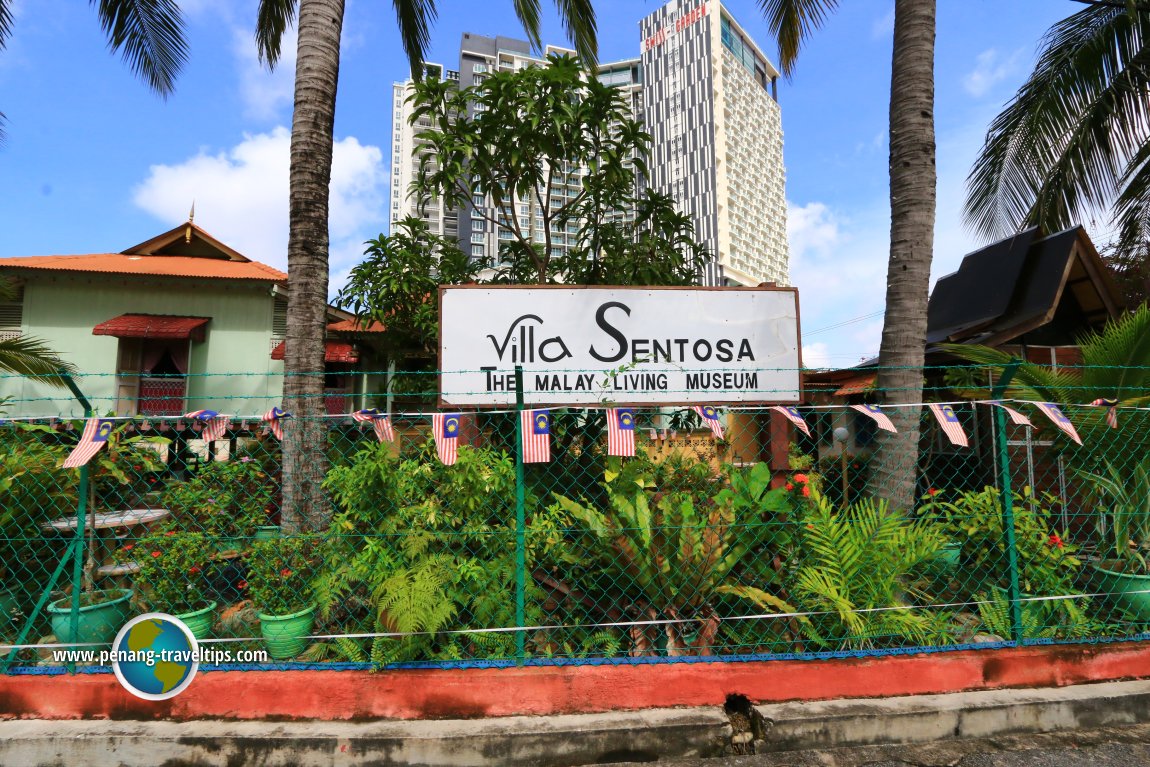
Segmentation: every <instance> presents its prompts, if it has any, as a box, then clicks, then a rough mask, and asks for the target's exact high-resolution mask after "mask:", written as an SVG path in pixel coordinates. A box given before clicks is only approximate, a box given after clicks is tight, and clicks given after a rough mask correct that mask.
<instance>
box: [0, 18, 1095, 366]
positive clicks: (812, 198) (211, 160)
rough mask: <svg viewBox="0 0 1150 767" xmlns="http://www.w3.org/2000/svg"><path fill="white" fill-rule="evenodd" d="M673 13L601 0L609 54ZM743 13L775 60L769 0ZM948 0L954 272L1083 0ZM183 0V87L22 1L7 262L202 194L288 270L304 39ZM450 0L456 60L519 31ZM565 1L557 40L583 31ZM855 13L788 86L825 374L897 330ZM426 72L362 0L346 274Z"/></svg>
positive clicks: (376, 228)
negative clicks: (649, 18) (258, 51)
mask: <svg viewBox="0 0 1150 767" xmlns="http://www.w3.org/2000/svg"><path fill="white" fill-rule="evenodd" d="M661 4H662V3H661V2H655V0H651V2H638V1H633V0H616V1H615V2H610V3H605V2H597V3H596V4H595V5H596V8H597V12H598V14H599V28H600V34H601V37H600V40H601V42H600V49H601V57H602V58H603V59H604V60H610V59H617V58H625V57H630V56H636V55H638V49H639V32H638V21H639V19H640V18H641V17H642V16H645V15H646V14H648V13H650V12H651V11H653V10H655V9H656V8H658V7H659V6H660V5H661ZM724 4H725V5H726V7H727V8H728V9H729V10H730V11H731V12H732V13H733V14H734V15H735V17H736V18H738V19H739V21H740V23H741V24H742V25H743V26H744V28H746V29H747V31H748V32H749V33H750V34H751V35H752V36H753V37H755V39H756V40H757V41H758V42H759V43H760V45H761V46H762V47H763V48H764V50H766V51H767V53H768V55H770V54H772V53H773V50H774V49H773V46H772V45H771V44H770V43H769V37H768V34H767V31H766V26H765V24H764V23H763V22H762V20H761V15H760V12H759V10H758V7H757V4H756V3H755V2H752V1H751V0H729V1H728V2H725V3H724ZM938 4H939V20H938V40H937V72H936V79H937V86H936V99H937V105H936V123H937V132H938V166H939V209H938V223H937V228H936V243H935V265H934V270H933V276H934V277H935V278H937V277H939V276H941V275H944V274H946V273H948V272H950V271H953V270H954V269H955V267H956V266H957V264H958V261H959V259H960V258H961V256H962V254H963V253H965V252H967V251H969V250H971V249H972V248H973V247H975V246H976V245H977V244H978V243H977V241H976V240H975V238H973V237H972V236H971V235H970V234H969V233H968V232H967V231H966V230H965V229H964V228H963V226H962V222H961V218H960V211H961V204H962V196H963V182H964V179H965V177H966V174H967V172H968V170H969V167H970V163H971V161H972V159H973V157H974V155H975V153H976V151H977V149H978V147H979V146H980V144H981V142H982V139H983V136H984V134H985V130H986V126H987V124H988V123H989V121H990V120H991V118H993V116H994V115H995V114H996V113H997V111H998V109H999V108H1000V107H1001V106H1002V104H1003V103H1004V102H1005V101H1006V100H1008V99H1009V98H1010V97H1011V96H1012V95H1013V93H1014V91H1015V90H1016V88H1017V87H1018V85H1019V84H1020V83H1021V82H1022V80H1023V79H1024V78H1025V76H1026V74H1027V73H1028V72H1029V70H1030V67H1031V66H1032V64H1033V62H1034V58H1035V53H1036V49H1037V44H1038V41H1039V38H1040V37H1041V35H1042V33H1043V32H1044V31H1045V30H1046V28H1047V27H1049V25H1050V24H1051V23H1053V22H1055V21H1057V20H1058V19H1060V18H1062V17H1064V16H1066V15H1069V14H1071V13H1073V12H1074V11H1076V10H1078V9H1079V8H1080V7H1081V6H1080V5H1079V4H1077V3H1074V2H1071V1H1070V0H961V1H960V0H938ZM181 5H182V6H183V7H184V8H185V11H186V13H187V17H188V26H189V29H188V32H189V37H190V48H191V60H190V62H189V64H188V66H187V67H186V69H185V70H184V72H183V74H182V76H181V78H180V80H179V83H178V85H177V90H176V92H175V94H174V95H172V96H171V97H170V98H168V99H167V100H164V99H161V98H159V97H157V96H155V95H153V94H152V93H151V92H150V91H149V90H148V89H147V88H146V87H145V86H144V85H143V84H142V83H141V82H140V81H139V80H138V79H136V78H135V77H134V76H133V74H132V73H131V72H130V70H129V69H128V67H127V66H125V65H124V64H123V63H122V62H121V61H120V59H119V57H118V56H112V55H110V54H109V53H108V50H107V46H106V44H105V41H104V37H103V34H102V32H101V31H100V28H99V23H98V21H97V19H96V16H95V13H94V11H93V10H92V9H91V7H90V6H89V5H88V4H87V3H81V2H76V0H22V1H20V2H17V3H16V24H15V32H14V35H13V38H12V40H11V41H10V43H9V46H8V49H7V50H5V51H3V52H0V111H3V112H5V113H6V114H7V118H8V125H7V132H8V139H7V142H6V143H5V145H3V146H2V147H0V178H3V180H4V189H5V194H4V197H3V204H0V256H26V255H48V254H66V253H90V252H115V251H119V250H123V249H124V248H127V247H129V246H131V245H134V244H136V243H138V242H141V241H144V240H146V239H148V238H150V237H152V236H153V235H155V234H157V233H159V232H161V231H164V230H165V229H167V228H169V227H171V226H174V225H175V224H177V223H179V222H180V221H183V220H185V219H186V218H187V213H188V208H189V206H190V205H191V203H192V200H193V199H194V200H195V204H196V222H197V223H198V224H200V225H201V226H203V227H204V228H205V229H207V230H208V231H209V232H211V233H212V234H214V235H216V236H217V237H219V238H220V239H222V240H223V241H225V242H227V243H228V244H230V245H232V246H233V247H235V248H237V249H238V250H240V251H241V252H243V253H245V254H246V255H248V256H250V257H252V258H255V259H258V260H261V261H265V262H267V263H270V264H273V265H276V266H279V267H281V268H282V267H283V266H284V264H285V251H286V242H287V173H288V127H289V126H290V123H291V91H292V70H293V67H294V51H293V52H292V58H289V59H287V60H286V61H285V62H284V64H283V65H282V67H281V69H280V70H279V71H277V72H276V73H272V74H269V73H267V72H266V71H264V70H262V69H261V68H260V66H259V64H258V62H257V60H256V57H255V46H254V43H253V40H252V29H253V25H254V19H255V3H254V2H250V1H249V0H185V1H184V2H182V3H181ZM439 5H440V9H439V10H440V18H439V20H438V22H437V24H436V26H435V29H434V32H433V36H432V50H431V55H430V56H429V58H430V59H431V60H434V61H438V62H441V63H444V64H446V65H448V66H453V65H454V64H455V63H456V62H457V55H456V51H457V50H458V45H459V39H460V35H461V34H462V33H463V32H464V31H470V32H475V33H479V34H489V35H495V34H502V35H507V36H516V35H518V34H519V26H518V23H517V21H516V20H515V17H514V14H513V12H512V3H511V2H510V1H509V0H486V1H485V2H466V3H465V2H458V1H457V0H440V3H439ZM544 5H545V6H548V7H547V11H548V14H549V15H548V16H547V19H546V24H545V29H544V35H543V39H544V41H545V42H554V43H557V44H563V43H564V42H565V38H564V35H563V32H562V28H561V27H560V25H559V24H558V22H557V20H556V19H555V18H554V16H553V14H551V13H550V7H549V6H550V4H548V3H544ZM843 6H844V7H843V8H842V9H841V11H840V12H839V13H838V14H837V15H836V16H834V17H833V18H832V19H831V20H830V21H829V23H828V24H827V26H826V27H825V28H824V29H823V30H822V31H821V32H819V33H818V34H817V35H816V37H815V38H814V39H812V40H811V42H810V44H809V45H808V47H807V48H806V49H805V51H804V53H803V55H802V57H801V58H800V61H799V65H798V70H797V72H796V74H795V76H794V77H793V79H791V80H790V81H789V82H784V83H782V85H781V87H780V90H779V101H780V103H781V105H782V110H783V127H784V131H785V158H786V164H787V199H788V201H789V204H790V213H789V221H788V229H789V232H790V241H791V270H792V282H793V283H794V284H795V285H797V286H798V287H799V289H800V295H801V302H802V313H803V316H802V325H803V328H804V356H805V361H806V362H807V363H808V364H814V365H835V366H839V365H849V364H853V363H854V362H857V361H858V360H859V359H861V358H864V357H867V356H870V355H872V354H873V353H874V352H875V351H876V350H877V347H878V338H879V334H880V332H881V327H882V317H881V311H882V307H883V294H884V289H885V288H884V284H885V271H886V260H887V241H888V232H889V212H888V207H887V148H886V134H887V110H888V104H889V91H890V52H891V27H892V23H893V6H894V3H893V0H852V1H851V2H845V3H843ZM291 43H292V45H294V39H293V40H292V41H291ZM406 71H407V64H406V58H405V56H404V55H403V53H402V49H401V47H400V43H399V39H398V36H397V34H396V31H395V25H394V15H393V12H392V10H391V4H390V3H385V2H377V1H375V0H372V1H371V2H369V1H368V0H349V2H348V11H347V18H346V22H345V32H344V43H343V58H342V69H341V74H340V88H339V101H338V107H337V117H336V141H337V147H336V159H335V169H334V172H333V184H332V193H333V194H332V220H331V234H332V275H333V280H335V281H336V282H338V281H339V280H340V279H341V278H342V276H343V275H345V274H346V272H347V270H348V269H349V268H350V267H351V266H353V265H354V264H355V263H356V262H357V260H358V259H359V256H360V255H361V253H362V243H363V241H364V240H366V239H369V238H372V237H375V236H377V235H378V234H379V233H381V232H384V231H386V229H387V211H388V210H389V207H388V195H389V188H388V170H389V163H390V160H391V158H390V157H389V150H388V147H389V146H390V132H389V131H390V109H391V83H392V82H393V81H395V80H399V79H402V78H403V77H404V76H405V75H406ZM1086 223H1087V225H1088V228H1092V227H1090V223H1091V222H1086ZM858 318H863V319H861V320H858ZM849 320H857V321H853V322H847V321H849ZM844 322H846V323H847V324H841V325H840V323H844ZM835 325H840V326H839V327H830V326H835ZM827 328H829V329H827Z"/></svg>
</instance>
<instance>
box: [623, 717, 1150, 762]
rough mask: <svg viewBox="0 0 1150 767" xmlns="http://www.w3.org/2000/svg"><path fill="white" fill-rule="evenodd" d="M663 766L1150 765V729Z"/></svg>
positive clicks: (836, 750)
mask: <svg viewBox="0 0 1150 767" xmlns="http://www.w3.org/2000/svg"><path fill="white" fill-rule="evenodd" d="M659 764H660V765H665V767H1082V766H1089V767H1139V766H1140V765H1147V766H1148V767H1150V725H1132V726H1129V727H1106V728H1100V729H1097V730H1074V731H1071V732H1065V733H1045V734H1041V735H1019V736H1000V737H996V738H989V739H985V740H951V741H939V742H936V743H930V744H925V745H917V746H868V747H864V748H832V749H825V750H818V751H792V752H787V753H775V754H758V755H754V756H730V757H723V758H718V759H686V760H679V761H671V762H659ZM619 767H622V766H619ZM628 767H639V765H637V764H629V765H628Z"/></svg>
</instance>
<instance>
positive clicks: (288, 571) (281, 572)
mask: <svg viewBox="0 0 1150 767" xmlns="http://www.w3.org/2000/svg"><path fill="white" fill-rule="evenodd" d="M280 575H282V576H283V577H284V578H287V577H288V576H290V575H291V570H289V569H287V568H286V567H285V568H284V569H282V570H280Z"/></svg>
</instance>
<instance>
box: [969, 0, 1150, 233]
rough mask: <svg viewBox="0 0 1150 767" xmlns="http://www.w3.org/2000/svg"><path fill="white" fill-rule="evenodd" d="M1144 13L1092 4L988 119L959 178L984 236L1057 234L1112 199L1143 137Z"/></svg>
mask: <svg viewBox="0 0 1150 767" xmlns="http://www.w3.org/2000/svg"><path fill="white" fill-rule="evenodd" d="M1148 37H1150V12H1146V11H1139V12H1138V13H1136V14H1131V13H1129V12H1127V10H1126V9H1124V8H1115V7H1105V6H1091V7H1089V8H1085V9H1083V10H1082V11H1079V12H1078V13H1075V14H1074V15H1072V16H1070V17H1069V18H1067V19H1065V20H1063V21H1061V22H1059V23H1058V24H1056V25H1055V26H1054V27H1052V28H1051V29H1050V31H1049V32H1048V33H1047V35H1046V37H1045V38H1044V40H1043V48H1042V51H1041V53H1040V55H1039V60H1038V63H1037V64H1036V65H1035V68H1034V71H1033V72H1032V73H1031V75H1030V78H1029V79H1028V80H1027V81H1026V83H1024V84H1023V86H1022V87H1021V88H1020V89H1019V91H1018V93H1017V94H1016V95H1015V97H1014V100H1013V101H1012V102H1011V103H1010V104H1009V105H1008V106H1007V107H1006V109H1005V110H1003V112H1002V113H1001V114H999V115H998V117H996V118H995V120H994V122H993V123H992V124H991V126H990V129H989V131H988V132H987V137H986V143H985V144H984V146H983V148H982V151H981V152H980V154H979V156H978V158H977V159H976V160H975V164H974V167H973V169H972V170H971V172H970V175H969V176H968V178H967V199H966V208H965V214H966V220H967V223H968V225H970V226H971V227H972V228H973V229H975V230H976V231H978V232H980V233H981V234H984V235H986V236H988V237H992V236H1006V235H1008V234H1010V233H1012V232H1015V231H1017V230H1018V229H1020V228H1022V227H1023V226H1025V225H1027V224H1039V225H1041V226H1043V227H1044V228H1046V229H1047V230H1059V229H1063V228H1065V227H1067V226H1069V225H1071V224H1072V223H1074V222H1075V221H1076V220H1077V219H1079V218H1080V217H1081V216H1082V215H1083V214H1084V213H1086V212H1088V211H1089V210H1090V209H1092V208H1095V207H1102V206H1105V205H1106V204H1108V203H1109V202H1110V201H1111V200H1113V198H1114V196H1115V195H1116V194H1117V191H1118V188H1119V184H1120V176H1121V175H1122V173H1123V170H1124V169H1125V167H1126V164H1127V162H1128V160H1129V158H1130V157H1132V156H1133V155H1134V154H1135V153H1136V152H1137V151H1138V149H1139V148H1140V147H1141V145H1142V144H1143V143H1145V141H1146V139H1147V125H1148V117H1150V102H1148V100H1147V98H1146V95H1145V94H1146V87H1147V84H1148V78H1147V71H1148V70H1147V66H1150V48H1147V47H1146V45H1145V41H1146V40H1147V39H1148Z"/></svg>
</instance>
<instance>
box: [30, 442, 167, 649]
mask: <svg viewBox="0 0 1150 767" xmlns="http://www.w3.org/2000/svg"><path fill="white" fill-rule="evenodd" d="M41 428H46V427H41ZM167 442H168V440H166V439H162V438H158V437H143V436H140V435H135V436H131V437H129V436H127V424H125V425H121V426H119V427H117V428H115V429H113V430H112V431H111V433H110V434H109V435H108V440H107V444H106V445H105V447H104V448H103V449H102V450H100V451H99V452H98V453H96V454H95V455H94V456H93V457H92V459H91V460H90V461H89V462H88V470H89V476H90V478H91V482H90V483H89V485H88V515H89V519H88V521H89V522H90V521H91V519H92V515H94V514H95V513H96V512H97V511H98V510H99V509H100V505H99V504H98V503H97V501H100V500H102V501H105V502H107V503H111V504H116V503H119V502H121V501H122V500H123V499H122V494H121V493H118V492H112V491H111V490H110V489H109V488H113V487H116V486H120V487H126V486H130V485H132V484H133V483H134V482H135V481H136V479H137V478H138V477H139V476H140V475H141V474H142V473H154V472H156V471H159V470H160V469H162V468H163V462H162V461H161V460H160V458H159V455H158V453H157V451H156V450H155V449H154V447H155V446H157V445H164V444H167ZM71 500H72V501H73V502H75V501H76V500H77V499H75V497H74V496H73V497H72V499H71ZM76 505H78V504H76ZM108 510H110V511H115V510H116V509H114V508H113V509H108ZM73 529H74V528H73ZM87 534H88V536H89V538H88V544H87V547H86V549H87V558H86V561H85V563H84V568H83V581H82V582H81V583H80V584H73V588H76V587H80V588H82V590H83V593H82V594H81V595H80V599H79V604H80V609H79V616H78V621H77V624H76V632H75V634H73V631H72V607H73V598H72V597H71V596H66V597H64V598H63V599H59V600H56V601H55V602H52V603H50V604H49V605H48V608H47V611H48V616H49V619H50V621H51V625H52V633H53V634H54V635H55V636H56V639H57V640H59V641H60V642H64V643H68V642H78V643H85V644H106V643H110V642H111V641H112V640H113V639H114V638H115V636H116V632H117V631H119V630H120V627H121V626H122V625H123V624H124V623H125V622H126V621H127V620H128V617H129V616H130V615H131V604H130V603H131V599H132V595H133V592H132V590H131V589H124V588H110V589H97V588H96V576H97V572H96V571H97V568H98V567H99V566H100V564H101V562H100V561H99V559H100V557H101V556H102V552H104V551H105V550H104V548H103V545H102V542H101V541H100V540H99V539H98V538H97V525H95V524H88V525H87Z"/></svg>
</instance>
